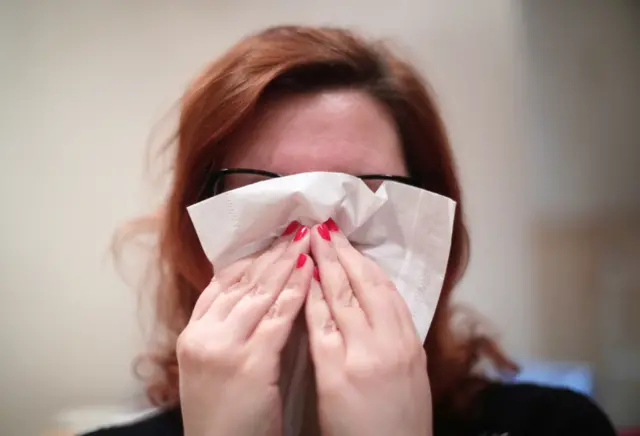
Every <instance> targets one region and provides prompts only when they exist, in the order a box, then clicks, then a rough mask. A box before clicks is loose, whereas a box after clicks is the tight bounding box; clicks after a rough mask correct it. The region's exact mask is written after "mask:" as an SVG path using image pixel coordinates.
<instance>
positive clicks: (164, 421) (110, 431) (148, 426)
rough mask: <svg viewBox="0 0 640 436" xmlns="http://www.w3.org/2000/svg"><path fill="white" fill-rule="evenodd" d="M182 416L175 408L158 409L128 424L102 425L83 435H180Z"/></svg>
mask: <svg viewBox="0 0 640 436" xmlns="http://www.w3.org/2000/svg"><path fill="white" fill-rule="evenodd" d="M182 434H183V432H182V417H181V415H180V410H179V409H177V408H174V409H168V410H164V411H159V412H157V413H154V414H153V415H150V416H146V417H144V418H142V419H140V420H136V421H134V422H131V423H128V424H119V425H117V426H112V427H104V428H101V429H99V430H96V431H93V432H91V433H87V434H85V435H84V436H152V435H153V436H182Z"/></svg>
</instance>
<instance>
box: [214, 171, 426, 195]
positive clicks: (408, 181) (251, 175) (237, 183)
mask: <svg viewBox="0 0 640 436" xmlns="http://www.w3.org/2000/svg"><path fill="white" fill-rule="evenodd" d="M277 177H282V174H278V173H273V172H271V171H264V170H254V169H249V168H225V169H221V170H218V171H215V172H214V173H213V174H211V175H210V176H209V179H208V181H207V183H206V185H205V187H204V189H203V193H202V198H203V199H205V198H209V197H213V196H214V195H218V194H221V193H223V192H226V191H230V190H232V189H236V188H240V187H242V186H247V185H251V184H252V183H257V182H262V181H264V180H269V179H274V178H277ZM357 177H358V178H360V179H361V180H362V181H364V182H365V183H366V184H367V186H368V187H369V188H370V189H371V190H372V191H373V192H375V191H377V190H378V188H379V187H380V185H382V182H384V181H386V180H390V181H393V182H398V183H404V184H405V185H411V186H415V187H418V188H419V187H420V184H419V183H418V181H417V180H415V179H413V178H411V177H407V176H392V175H387V174H366V175H361V176H357Z"/></svg>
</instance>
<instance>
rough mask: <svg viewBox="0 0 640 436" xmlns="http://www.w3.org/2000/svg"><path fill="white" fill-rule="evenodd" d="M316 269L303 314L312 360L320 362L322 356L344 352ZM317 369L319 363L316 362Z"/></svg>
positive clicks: (342, 341)
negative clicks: (305, 320)
mask: <svg viewBox="0 0 640 436" xmlns="http://www.w3.org/2000/svg"><path fill="white" fill-rule="evenodd" d="M318 278H319V274H318V270H317V269H315V270H314V278H313V279H312V280H311V283H310V285H309V293H308V294H307V304H306V309H305V316H306V319H307V330H308V331H309V347H310V350H311V356H312V358H313V361H314V362H322V361H323V357H327V356H336V355H343V354H344V348H345V344H344V340H343V336H342V334H341V333H340V330H339V329H338V326H337V325H336V322H335V320H334V318H333V316H332V314H331V310H329V305H328V304H327V301H326V300H325V296H324V294H323V291H322V287H321V285H320V282H319V281H318ZM316 368H317V369H318V370H319V369H320V368H319V364H318V363H316Z"/></svg>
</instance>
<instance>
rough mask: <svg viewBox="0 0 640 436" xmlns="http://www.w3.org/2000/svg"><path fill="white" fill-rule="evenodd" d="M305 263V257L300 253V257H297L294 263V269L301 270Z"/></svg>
mask: <svg viewBox="0 0 640 436" xmlns="http://www.w3.org/2000/svg"><path fill="white" fill-rule="evenodd" d="M306 261H307V255H306V254H304V253H300V256H298V262H297V263H296V268H302V267H303V266H304V263H305V262H306Z"/></svg>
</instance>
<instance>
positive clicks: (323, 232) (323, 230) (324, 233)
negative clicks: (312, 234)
mask: <svg viewBox="0 0 640 436" xmlns="http://www.w3.org/2000/svg"><path fill="white" fill-rule="evenodd" d="M318 234H319V235H320V237H321V238H322V239H324V240H325V241H330V240H331V234H330V233H329V229H328V228H327V225H326V224H320V225H319V226H318Z"/></svg>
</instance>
